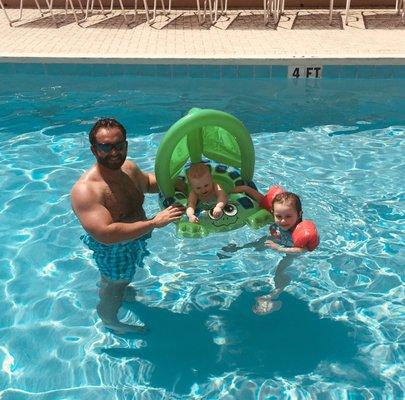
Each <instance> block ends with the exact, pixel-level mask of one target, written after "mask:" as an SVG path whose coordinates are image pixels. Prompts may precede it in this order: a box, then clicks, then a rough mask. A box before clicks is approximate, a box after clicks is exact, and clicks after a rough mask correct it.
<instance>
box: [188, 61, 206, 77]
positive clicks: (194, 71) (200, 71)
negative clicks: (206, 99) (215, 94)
mask: <svg viewBox="0 0 405 400" xmlns="http://www.w3.org/2000/svg"><path fill="white" fill-rule="evenodd" d="M188 72H189V75H190V77H191V78H202V77H203V76H204V66H203V65H194V64H192V65H189V66H188Z"/></svg>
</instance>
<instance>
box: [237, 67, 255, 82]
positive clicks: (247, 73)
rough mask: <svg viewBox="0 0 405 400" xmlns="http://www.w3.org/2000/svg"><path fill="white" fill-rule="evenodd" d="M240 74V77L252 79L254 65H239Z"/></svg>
mask: <svg viewBox="0 0 405 400" xmlns="http://www.w3.org/2000/svg"><path fill="white" fill-rule="evenodd" d="M238 76H239V78H248V79H252V78H253V77H254V69H253V65H239V66H238Z"/></svg>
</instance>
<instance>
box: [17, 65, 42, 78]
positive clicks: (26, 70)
mask: <svg viewBox="0 0 405 400" xmlns="http://www.w3.org/2000/svg"><path fill="white" fill-rule="evenodd" d="M44 72H45V70H44V64H38V63H27V64H26V63H20V64H14V73H16V74H32V75H43V74H44Z"/></svg>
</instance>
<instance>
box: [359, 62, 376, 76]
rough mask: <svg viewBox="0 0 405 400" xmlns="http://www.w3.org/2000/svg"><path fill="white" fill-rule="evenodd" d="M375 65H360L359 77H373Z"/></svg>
mask: <svg viewBox="0 0 405 400" xmlns="http://www.w3.org/2000/svg"><path fill="white" fill-rule="evenodd" d="M374 72H375V67H374V65H358V66H357V79H373V78H374Z"/></svg>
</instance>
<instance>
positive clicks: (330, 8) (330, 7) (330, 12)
mask: <svg viewBox="0 0 405 400" xmlns="http://www.w3.org/2000/svg"><path fill="white" fill-rule="evenodd" d="M332 20H333V0H330V2H329V25H332Z"/></svg>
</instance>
